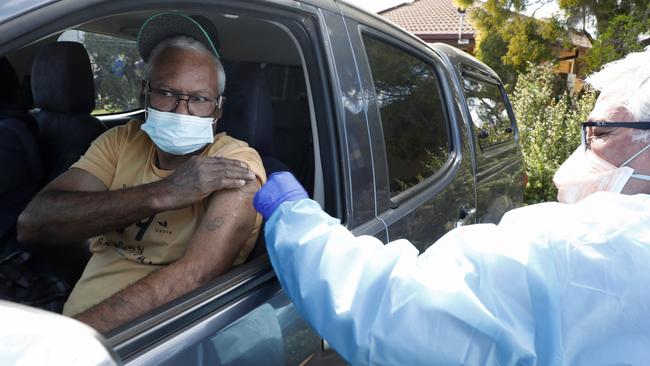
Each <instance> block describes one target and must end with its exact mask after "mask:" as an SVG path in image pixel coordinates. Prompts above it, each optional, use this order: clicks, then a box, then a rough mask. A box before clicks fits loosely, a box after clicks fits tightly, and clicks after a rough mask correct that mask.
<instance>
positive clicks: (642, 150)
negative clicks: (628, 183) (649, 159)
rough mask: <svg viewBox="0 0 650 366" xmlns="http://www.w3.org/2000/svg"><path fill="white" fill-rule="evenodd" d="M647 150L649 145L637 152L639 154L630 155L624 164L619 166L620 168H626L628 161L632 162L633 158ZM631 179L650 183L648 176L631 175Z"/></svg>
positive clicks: (649, 176)
mask: <svg viewBox="0 0 650 366" xmlns="http://www.w3.org/2000/svg"><path fill="white" fill-rule="evenodd" d="M648 148H650V144H648V145H646V146H645V147H644V148H643V149H641V150H639V152H637V153H636V154H634V155H632V156H631V157H630V158H629V159H627V160H625V162H624V163H623V164H621V167H624V166H626V165H627V164H628V163H629V162H630V161H632V160H634V158H636V157H637V156H639V155H641V153H643V152H644V151H646V150H648ZM631 178H636V179H641V180H648V181H650V175H645V174H632V176H631Z"/></svg>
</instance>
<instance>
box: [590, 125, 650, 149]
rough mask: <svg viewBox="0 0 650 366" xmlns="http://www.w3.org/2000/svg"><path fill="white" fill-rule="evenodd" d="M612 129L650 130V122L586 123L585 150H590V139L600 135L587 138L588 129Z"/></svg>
mask: <svg viewBox="0 0 650 366" xmlns="http://www.w3.org/2000/svg"><path fill="white" fill-rule="evenodd" d="M593 127H596V128H612V127H621V128H636V129H639V130H650V122H615V121H607V122H584V123H583V124H582V136H581V137H582V146H584V147H585V149H589V147H590V146H589V145H590V142H591V141H590V138H591V137H593V136H594V135H596V136H597V135H598V133H593V132H592V134H591V135H590V136H587V131H588V128H593Z"/></svg>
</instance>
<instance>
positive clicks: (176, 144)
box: [140, 108, 216, 155]
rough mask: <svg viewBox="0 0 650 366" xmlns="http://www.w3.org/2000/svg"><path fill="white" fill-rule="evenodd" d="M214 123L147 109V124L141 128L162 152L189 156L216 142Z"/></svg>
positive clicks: (199, 118) (184, 115) (203, 118)
mask: <svg viewBox="0 0 650 366" xmlns="http://www.w3.org/2000/svg"><path fill="white" fill-rule="evenodd" d="M214 122H216V121H215V120H214V119H213V118H210V117H196V116H190V115H187V114H178V113H172V112H161V111H157V110H155V109H153V108H147V117H146V122H145V123H144V124H143V125H142V126H140V128H141V129H142V130H143V131H144V132H146V133H147V135H149V137H150V138H151V141H153V143H154V144H156V146H158V148H160V150H162V151H164V152H166V153H169V154H172V155H187V154H190V153H193V152H195V151H197V150H199V149H200V148H202V147H204V146H205V145H207V144H211V143H213V142H214V132H213V130H212V125H213V124H214Z"/></svg>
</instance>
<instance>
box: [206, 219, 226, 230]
mask: <svg viewBox="0 0 650 366" xmlns="http://www.w3.org/2000/svg"><path fill="white" fill-rule="evenodd" d="M223 222H224V221H223V218H221V217H215V218H213V219H211V220H210V221H208V224H207V225H206V228H207V229H208V231H215V230H217V229H219V228H221V227H222V226H223Z"/></svg>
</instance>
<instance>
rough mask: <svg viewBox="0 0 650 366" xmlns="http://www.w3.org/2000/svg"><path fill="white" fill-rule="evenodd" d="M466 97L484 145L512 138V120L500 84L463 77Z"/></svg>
mask: <svg viewBox="0 0 650 366" xmlns="http://www.w3.org/2000/svg"><path fill="white" fill-rule="evenodd" d="M463 87H464V89H465V97H466V99H467V106H468V107H469V113H470V115H471V116H472V122H473V123H474V126H475V127H476V131H477V134H478V136H479V145H480V146H481V147H482V148H483V147H487V146H491V145H496V144H498V143H501V142H504V141H508V140H512V139H513V138H514V133H513V129H512V122H511V121H510V116H509V115H508V111H507V110H506V103H505V100H504V99H503V95H502V94H501V90H500V89H499V86H498V85H496V84H492V83H489V82H483V81H479V80H476V79H471V78H465V79H463Z"/></svg>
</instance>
